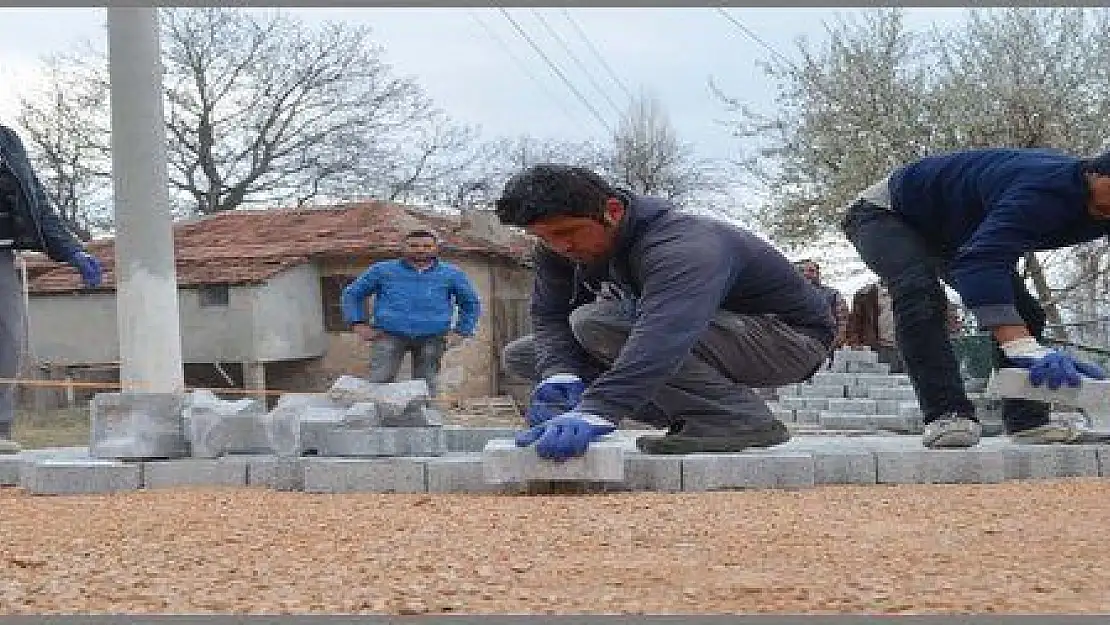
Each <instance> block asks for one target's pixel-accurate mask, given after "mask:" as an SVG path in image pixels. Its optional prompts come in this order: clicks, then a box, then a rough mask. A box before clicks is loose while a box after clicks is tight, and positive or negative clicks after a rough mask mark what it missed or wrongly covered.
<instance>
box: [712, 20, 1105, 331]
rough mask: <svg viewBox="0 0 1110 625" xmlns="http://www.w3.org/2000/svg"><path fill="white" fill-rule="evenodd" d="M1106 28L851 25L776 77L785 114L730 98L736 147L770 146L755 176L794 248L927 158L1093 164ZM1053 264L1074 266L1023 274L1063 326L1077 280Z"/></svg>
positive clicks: (1011, 23)
mask: <svg viewBox="0 0 1110 625" xmlns="http://www.w3.org/2000/svg"><path fill="white" fill-rule="evenodd" d="M1107 15H1108V13H1107V11H1105V10H1098V11H1087V10H1084V9H1004V10H992V11H971V12H969V14H968V20H967V22H966V24H964V25H963V26H960V27H956V28H955V29H952V30H948V31H940V30H937V29H934V30H933V31H932V32H931V33H928V34H921V33H911V32H908V31H907V30H906V29H905V28H904V26H903V24H902V19H901V11H900V10H898V9H887V10H881V11H875V12H869V13H867V14H866V15H865V16H864V17H863V18H862V20H856V21H848V20H840V21H839V22H838V23H837V24H836V25H835V26H832V27H829V29H828V30H829V38H828V41H827V42H826V43H825V44H824V46H823V47H821V48H819V49H818V50H816V51H813V50H811V49H810V48H809V47H808V46H807V45H806V44H805V42H801V43H800V44H799V50H800V52H801V57H802V59H801V62H800V63H799V64H798V65H797V66H795V65H793V64H791V63H789V61H784V60H782V59H777V60H775V61H772V62H770V63H767V64H766V66H765V67H766V70H767V73H768V74H769V75H770V76H772V77H773V78H774V79H775V80H776V81H777V82H778V85H779V102H780V103H781V104H782V108H781V109H780V110H779V111H777V112H774V113H771V114H769V115H764V114H760V113H757V112H755V111H752V110H751V109H749V108H747V107H744V106H743V105H742V104H741V103H740V102H739V101H737V100H735V99H730V98H728V97H727V96H723V97H724V98H725V102H726V105H727V106H728V107H729V108H730V109H731V110H732V111H733V112H734V113H735V114H736V119H735V120H734V122H733V127H734V129H735V130H736V132H737V134H738V135H740V136H744V137H752V138H761V139H762V140H763V143H762V144H761V145H760V146H759V147H758V149H757V151H756V153H755V154H754V155H752V156H751V157H750V158H749V159H748V160H747V161H746V162H745V163H744V165H745V166H746V167H747V169H748V170H749V171H751V172H753V173H754V174H755V175H756V176H757V178H758V179H759V180H761V181H762V182H763V183H764V184H765V185H766V186H767V188H768V191H769V194H770V201H769V202H768V204H767V207H766V209H767V210H766V213H765V215H764V218H765V219H766V220H767V222H768V225H769V226H770V228H769V229H770V230H771V231H772V232H773V233H774V234H776V235H777V236H779V237H781V240H783V241H785V242H786V243H788V244H789V243H796V242H802V241H806V240H812V239H814V238H816V237H817V236H818V235H820V234H821V233H823V232H829V231H830V230H834V228H833V226H834V224H835V223H836V221H837V217H839V215H840V214H841V211H842V209H843V207H845V206H846V205H847V203H848V202H849V201H850V200H851V199H852V197H853V196H854V195H855V194H856V193H858V192H859V191H860V190H862V189H864V188H865V187H867V186H868V185H870V184H872V183H874V182H875V181H876V180H877V179H878V178H879V177H880V176H882V175H884V174H885V173H886V172H887V171H889V170H890V169H892V168H894V167H896V166H898V165H900V164H903V163H905V162H908V161H910V160H913V159H915V158H918V157H920V156H923V155H926V154H930V153H936V152H941V151H946V150H951V149H957V148H968V147H982V146H999V145H1008V146H1016V147H1045V148H1057V149H1061V150H1065V151H1068V152H1071V153H1075V154H1078V155H1085V154H1091V153H1093V152H1094V151H1096V149H1097V148H1099V147H1100V146H1102V145H1104V142H1105V138H1104V136H1102V135H1100V133H1101V132H1102V130H1101V129H1102V127H1103V126H1104V125H1105V124H1104V121H1101V120H1105V119H1106V118H1107V115H1108V114H1110V108H1108V107H1110V82H1108V80H1107V75H1108V73H1110V69H1108V66H1110V54H1108V52H1110V44H1108V43H1107V41H1106V37H1105V33H1106V32H1107V27H1108V25H1110V22H1108V18H1107ZM1051 256H1058V257H1068V255H1067V254H1057V255H1034V254H1030V255H1028V257H1027V258H1026V259H1025V260H1026V262H1025V271H1026V274H1027V276H1028V278H1029V279H1030V280H1031V281H1032V283H1033V285H1034V288H1035V290H1036V291H1037V293H1038V295H1039V296H1040V298H1041V299H1042V300H1043V301H1045V302H1046V303H1047V304H1048V305H1047V311H1048V313H1049V319H1050V321H1051V322H1054V323H1058V322H1059V321H1060V319H1061V313H1060V310H1059V309H1058V308H1057V307H1056V305H1055V299H1054V296H1055V295H1057V293H1056V292H1055V289H1054V286H1053V283H1054V282H1061V281H1063V282H1067V273H1066V272H1063V273H1061V272H1059V271H1057V272H1053V271H1049V270H1048V269H1046V268H1045V267H1044V263H1043V262H1042V260H1043V259H1044V258H1049V257H1051ZM1064 265H1066V266H1067V267H1071V269H1073V270H1074V269H1075V268H1076V267H1079V266H1086V267H1088V269H1089V268H1090V266H1091V265H1090V263H1086V264H1084V263H1078V264H1077V263H1065V264H1064Z"/></svg>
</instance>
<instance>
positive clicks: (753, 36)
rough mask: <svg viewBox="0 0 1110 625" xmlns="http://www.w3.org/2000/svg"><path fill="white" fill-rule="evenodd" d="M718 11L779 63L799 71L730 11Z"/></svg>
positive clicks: (719, 9)
mask: <svg viewBox="0 0 1110 625" xmlns="http://www.w3.org/2000/svg"><path fill="white" fill-rule="evenodd" d="M716 9H717V12H718V13H720V14H721V15H722V16H723V17H724V18H725V19H726V20H728V21H729V22H730V23H731V24H732V25H733V26H735V27H737V28H739V29H740V32H742V33H744V34H745V35H747V37H748V38H749V39H751V40H752V41H754V42H756V43H758V44H759V45H761V46H763V47H764V49H766V50H767V51H768V52H770V53H771V55H772V56H774V57H775V58H776V59H778V60H779V61H782V62H783V63H785V64H786V65H787V66H789V67H790V68H791V69H793V70H794V71H798V68H796V67H794V63H793V62H791V61H790V59H788V58H786V56H784V55H782V54H780V53H779V51H778V50H776V49H775V48H774V47H772V46H771V44H769V43H767V42H766V41H764V40H763V39H762V38H760V36H759V35H757V34H755V32H753V31H752V29H750V28H748V27H747V26H745V25H744V24H742V23H741V22H740V20H738V19H736V18H735V17H733V16H732V15H730V14H729V13H728V11H725V10H724V8H722V7H716Z"/></svg>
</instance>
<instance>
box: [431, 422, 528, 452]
mask: <svg viewBox="0 0 1110 625" xmlns="http://www.w3.org/2000/svg"><path fill="white" fill-rule="evenodd" d="M523 428H524V425H523V424H522V425H521V427H520V428H499V427H481V428H473V427H465V426H461V425H445V426H443V434H444V436H446V437H447V451H448V452H480V451H482V450H483V449H485V448H486V443H488V442H490V441H491V440H494V439H498V438H503V439H512V438H513V437H514V436H516V433H517V432H519V431H521V430H522V429H523Z"/></svg>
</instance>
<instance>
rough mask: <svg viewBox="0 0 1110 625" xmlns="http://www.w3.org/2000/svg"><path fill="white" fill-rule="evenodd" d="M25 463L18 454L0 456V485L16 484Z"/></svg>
mask: <svg viewBox="0 0 1110 625" xmlns="http://www.w3.org/2000/svg"><path fill="white" fill-rule="evenodd" d="M26 463H27V460H26V459H25V458H22V457H21V456H20V454H6V455H2V456H0V486H18V485H19V473H20V470H21V469H22V468H23V465H24V464H26Z"/></svg>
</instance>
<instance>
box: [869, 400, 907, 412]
mask: <svg viewBox="0 0 1110 625" xmlns="http://www.w3.org/2000/svg"><path fill="white" fill-rule="evenodd" d="M873 401H874V402H875V414H893V415H896V414H898V407H899V406H900V405H901V403H902V402H901V400H897V399H876V400H873Z"/></svg>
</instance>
